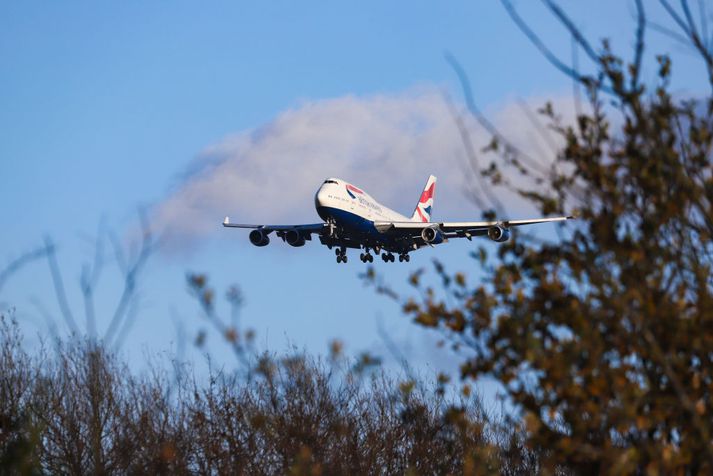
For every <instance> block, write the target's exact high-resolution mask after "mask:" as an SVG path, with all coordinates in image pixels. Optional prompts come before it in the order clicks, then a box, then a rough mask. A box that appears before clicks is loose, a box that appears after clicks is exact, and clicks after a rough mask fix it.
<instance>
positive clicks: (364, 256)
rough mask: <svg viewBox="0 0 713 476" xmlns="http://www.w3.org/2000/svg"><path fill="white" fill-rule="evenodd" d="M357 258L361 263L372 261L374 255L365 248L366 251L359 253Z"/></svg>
mask: <svg viewBox="0 0 713 476" xmlns="http://www.w3.org/2000/svg"><path fill="white" fill-rule="evenodd" d="M359 259H360V260H361V262H362V263H373V262H374V256H372V254H371V253H369V250H367V251H366V253H362V254H360V255H359Z"/></svg>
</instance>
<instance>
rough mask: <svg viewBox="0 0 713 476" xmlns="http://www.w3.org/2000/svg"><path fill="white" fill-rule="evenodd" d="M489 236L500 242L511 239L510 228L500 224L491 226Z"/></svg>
mask: <svg viewBox="0 0 713 476" xmlns="http://www.w3.org/2000/svg"><path fill="white" fill-rule="evenodd" d="M488 238H490V239H491V240H493V241H497V242H499V243H502V242H503V241H508V240H509V239H510V230H508V229H507V228H503V227H502V226H499V225H495V226H491V227H490V228H488Z"/></svg>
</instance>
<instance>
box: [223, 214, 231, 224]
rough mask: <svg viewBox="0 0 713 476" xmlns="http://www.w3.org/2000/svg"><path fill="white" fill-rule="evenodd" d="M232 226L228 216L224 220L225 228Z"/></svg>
mask: <svg viewBox="0 0 713 476" xmlns="http://www.w3.org/2000/svg"><path fill="white" fill-rule="evenodd" d="M227 225H230V217H228V216H226V217H225V220H223V226H227Z"/></svg>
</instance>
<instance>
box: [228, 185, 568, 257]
mask: <svg viewBox="0 0 713 476" xmlns="http://www.w3.org/2000/svg"><path fill="white" fill-rule="evenodd" d="M435 192H436V177H434V176H433V175H431V176H430V177H428V181H426V186H425V187H424V188H423V192H421V196H420V198H419V199H418V203H417V204H416V209H415V210H414V211H413V214H412V215H411V217H410V218H407V217H405V216H404V215H401V214H400V213H397V212H395V211H393V210H391V209H390V208H388V207H386V206H384V205H382V204H381V203H379V202H377V201H376V200H374V199H373V198H372V197H371V196H370V195H369V194H368V193H366V192H365V191H363V190H362V189H360V188H358V187H355V186H354V185H352V184H350V183H348V182H345V181H344V180H340V179H337V178H328V179H327V180H325V181H324V182H323V183H322V185H321V186H320V187H319V189H318V190H317V194H316V195H315V197H314V204H315V208H316V209H317V214H319V216H320V218H322V220H323V221H322V222H320V223H312V224H305V225H244V224H237V223H231V222H230V219H229V218H228V217H225V221H223V226H225V227H230V228H248V229H251V231H250V234H249V238H250V242H251V243H252V244H253V245H255V246H266V245H267V244H269V243H270V235H271V234H273V233H274V234H275V235H277V237H278V238H281V239H282V241H284V242H285V243H287V244H288V245H290V246H295V247H297V246H304V245H305V244H306V242H307V241H311V240H312V236H313V235H316V236H317V237H318V238H319V241H320V243H322V244H323V245H325V246H327V247H328V248H329V249H334V251H335V254H336V256H337V263H346V262H347V249H348V248H353V249H358V250H360V255H359V258H360V259H361V261H362V262H364V263H371V262H373V261H374V256H373V255H372V251H373V252H374V253H375V254H376V255H377V256H378V255H379V254H381V259H383V260H384V262H392V263H393V262H394V261H395V260H396V258H395V256H394V254H397V255H398V257H399V261H410V255H409V253H410V252H412V251H415V250H418V249H420V248H423V247H425V246H435V245H438V244H441V243H445V242H447V241H448V240H449V239H451V238H467V239H468V240H471V239H472V238H473V237H474V236H487V237H488V238H490V239H491V240H493V241H497V242H503V241H507V240H508V239H509V238H510V230H511V229H512V228H513V227H517V226H523V225H533V224H535V223H550V222H560V221H564V220H569V219H571V218H573V217H571V216H560V217H552V218H532V219H527V220H492V221H461V222H446V221H432V220H431V212H432V211H433V198H434V194H435Z"/></svg>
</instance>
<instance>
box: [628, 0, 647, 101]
mask: <svg viewBox="0 0 713 476" xmlns="http://www.w3.org/2000/svg"><path fill="white" fill-rule="evenodd" d="M645 32H646V13H645V12H644V5H643V3H642V2H641V0H636V46H634V63H633V67H634V68H633V72H632V75H631V86H630V89H631V90H632V91H635V90H636V89H638V83H639V77H640V76H641V61H642V58H643V56H644V33H645Z"/></svg>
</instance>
